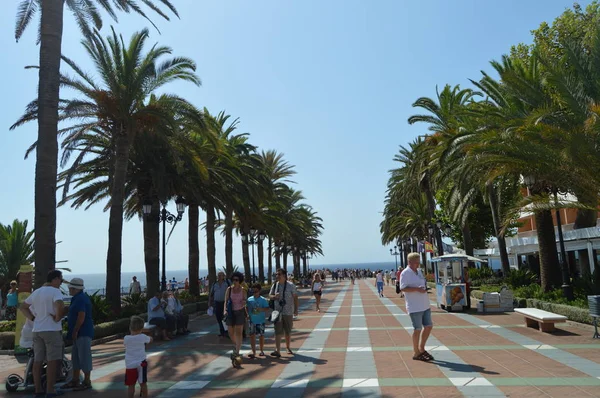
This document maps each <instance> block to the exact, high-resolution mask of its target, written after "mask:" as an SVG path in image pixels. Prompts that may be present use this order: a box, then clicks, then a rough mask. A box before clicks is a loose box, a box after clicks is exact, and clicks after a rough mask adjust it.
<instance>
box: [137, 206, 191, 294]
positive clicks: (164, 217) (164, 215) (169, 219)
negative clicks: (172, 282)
mask: <svg viewBox="0 0 600 398" xmlns="http://www.w3.org/2000/svg"><path fill="white" fill-rule="evenodd" d="M175 205H176V206H177V215H175V214H172V213H170V212H168V211H167V201H164V202H163V203H162V210H161V211H160V213H159V214H158V217H156V218H155V219H154V220H155V221H156V222H158V223H159V224H160V223H161V222H162V226H163V230H162V235H163V236H162V278H161V283H160V289H161V291H163V292H164V291H165V290H167V223H169V224H173V223H174V222H179V221H181V219H182V217H183V213H184V211H185V201H184V200H183V198H182V197H181V196H178V197H177V200H175ZM142 212H143V213H144V217H146V219H147V220H148V221H152V201H151V200H146V201H144V204H143V206H142Z"/></svg>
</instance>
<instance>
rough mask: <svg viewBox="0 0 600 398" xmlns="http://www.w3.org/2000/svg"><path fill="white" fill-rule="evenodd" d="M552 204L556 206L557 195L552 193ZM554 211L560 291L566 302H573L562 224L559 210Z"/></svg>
mask: <svg viewBox="0 0 600 398" xmlns="http://www.w3.org/2000/svg"><path fill="white" fill-rule="evenodd" d="M554 203H555V204H558V194H557V192H556V191H555V192H554ZM555 211H556V224H558V225H557V226H558V228H557V229H558V242H559V243H560V259H561V262H560V268H561V271H562V286H561V288H562V291H563V294H564V295H565V297H566V298H567V300H569V301H570V300H573V289H572V288H571V284H570V282H571V280H570V279H571V278H570V277H569V271H570V269H569V260H568V259H567V251H566V250H565V241H564V239H563V231H562V222H561V219H560V209H558V208H557V209H555Z"/></svg>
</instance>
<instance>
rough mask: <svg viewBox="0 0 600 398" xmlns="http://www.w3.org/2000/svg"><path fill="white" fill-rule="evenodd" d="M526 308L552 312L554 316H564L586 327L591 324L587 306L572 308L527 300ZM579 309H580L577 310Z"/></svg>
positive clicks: (570, 306)
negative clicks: (584, 324) (585, 324)
mask: <svg viewBox="0 0 600 398" xmlns="http://www.w3.org/2000/svg"><path fill="white" fill-rule="evenodd" d="M527 307H528V308H539V309H541V310H544V311H549V312H553V313H555V314H559V315H564V316H566V317H567V318H568V319H569V320H570V321H573V322H579V323H587V324H588V325H590V324H592V322H593V320H592V317H591V316H590V312H589V309H588V308H587V305H586V306H585V307H583V306H579V305H578V306H572V305H565V304H558V303H551V302H547V301H543V300H537V299H527ZM579 307H580V308H579Z"/></svg>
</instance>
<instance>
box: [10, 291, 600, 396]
mask: <svg viewBox="0 0 600 398" xmlns="http://www.w3.org/2000/svg"><path fill="white" fill-rule="evenodd" d="M385 293H386V296H387V297H386V298H383V299H381V298H379V297H377V294H376V292H375V287H374V280H373V279H370V280H367V281H364V280H363V281H360V280H359V281H357V283H356V285H354V286H353V285H351V284H349V283H348V282H341V283H330V284H329V286H328V287H327V288H326V291H325V294H324V301H323V304H322V307H321V308H322V310H323V312H321V313H317V312H315V311H314V301H312V300H311V299H310V293H309V292H307V291H303V293H302V297H301V307H302V308H303V311H302V312H301V314H300V319H299V320H298V321H297V322H296V323H295V325H296V330H295V333H294V341H293V343H292V346H293V348H294V349H295V350H297V351H296V356H295V357H291V356H288V355H286V354H284V355H283V357H282V358H281V359H273V358H262V359H259V360H255V361H250V360H245V361H244V365H243V367H244V369H240V370H234V369H232V368H231V365H230V362H229V359H228V358H229V357H228V354H229V352H230V350H231V344H227V343H225V341H224V340H219V339H218V338H217V336H216V335H215V334H216V332H217V327H216V324H215V322H214V320H212V319H208V318H207V317H202V318H199V319H198V320H197V321H195V322H193V323H192V324H191V329H192V330H193V331H194V333H193V334H191V335H189V336H186V337H183V338H178V339H175V340H173V341H172V342H169V343H166V344H156V345H155V344H153V347H152V348H151V350H149V351H152V355H153V356H151V357H150V358H149V363H150V374H149V380H150V383H149V388H150V393H151V396H155V397H157V396H162V397H178V398H184V397H211V396H214V397H217V396H218V397H222V396H228V395H235V396H236V397H237V396H242V397H243V396H248V397H264V396H284V397H286V398H288V397H296V396H304V397H316V396H319V397H322V396H361V397H370V396H383V397H397V396H405V395H407V396H411V395H412V396H416V397H429V396H444V397H447V396H478V397H484V396H514V397H522V396H527V397H542V396H543V397H549V396H556V397H564V396H569V397H589V396H600V378H598V377H597V376H596V373H595V372H596V370H597V367H598V366H600V341H597V340H596V341H594V340H593V339H591V334H589V333H588V331H585V330H579V328H574V327H570V328H563V327H562V325H559V328H560V330H559V331H558V332H557V333H554V334H551V335H550V334H546V333H540V332H538V331H537V330H533V329H528V328H524V327H522V326H521V325H522V324H523V323H524V322H523V319H522V317H521V316H519V315H516V314H514V313H509V314H501V313H500V314H493V315H472V314H460V313H459V314H452V313H451V314H449V313H445V312H443V311H441V310H438V309H437V308H435V307H432V310H433V312H434V316H433V320H434V323H435V327H434V331H433V335H432V339H431V340H430V341H429V344H428V347H427V348H428V350H430V352H431V353H432V354H433V355H434V356H435V357H436V359H438V360H439V361H437V362H436V363H424V362H419V361H414V360H412V347H411V333H412V327H411V325H410V318H409V316H408V315H406V313H405V310H404V300H403V299H400V298H399V296H397V295H396V294H395V292H394V288H393V287H387V286H386V288H385ZM430 298H435V295H434V294H431V295H430ZM516 325H519V326H516ZM271 333H272V331H271ZM272 346H273V342H272V338H268V339H267V347H268V348H267V350H266V351H267V353H269V352H270V351H271V349H272ZM245 347H246V349H247V347H248V346H247V344H246V345H245ZM122 354H123V348H122V341H116V342H112V343H109V344H105V345H102V346H98V347H94V365H95V366H96V370H95V371H94V372H93V377H94V387H95V389H96V390H95V391H92V392H89V394H91V395H99V396H102V397H113V396H114V397H117V396H118V397H121V396H123V394H124V386H123V384H122V383H123V365H122ZM556 354H559V355H558V356H557V355H556ZM352 365H355V366H352ZM598 376H600V375H598ZM72 394H75V393H68V395H72ZM86 394H87V393H86ZM0 395H2V394H1V393H0Z"/></svg>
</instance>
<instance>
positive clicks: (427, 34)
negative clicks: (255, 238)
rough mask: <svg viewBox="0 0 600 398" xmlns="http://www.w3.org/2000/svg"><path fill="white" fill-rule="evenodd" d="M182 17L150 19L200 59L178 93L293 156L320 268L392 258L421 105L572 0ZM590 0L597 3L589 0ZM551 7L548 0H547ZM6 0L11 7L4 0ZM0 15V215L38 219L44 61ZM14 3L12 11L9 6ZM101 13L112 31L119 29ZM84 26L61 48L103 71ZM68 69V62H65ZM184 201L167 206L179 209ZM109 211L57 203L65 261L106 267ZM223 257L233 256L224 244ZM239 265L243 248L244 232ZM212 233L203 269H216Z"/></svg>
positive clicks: (180, 259)
mask: <svg viewBox="0 0 600 398" xmlns="http://www.w3.org/2000/svg"><path fill="white" fill-rule="evenodd" d="M173 3H174V4H175V5H176V6H177V7H178V9H179V12H180V15H181V20H173V21H172V22H166V21H162V20H159V19H158V17H156V18H153V19H154V21H155V22H156V23H157V25H158V26H159V28H160V30H161V33H162V34H161V35H159V34H158V33H157V32H156V30H153V29H151V31H150V32H151V42H159V43H160V44H164V45H169V46H171V47H172V48H173V50H174V54H176V55H182V56H188V57H191V58H193V59H194V60H195V61H196V62H197V64H198V74H199V75H200V77H201V79H202V81H203V85H202V87H200V88H196V87H193V86H191V85H186V84H174V85H172V86H171V88H170V89H169V90H168V91H172V92H177V93H178V94H179V95H182V96H184V97H186V98H188V99H189V100H190V101H192V102H193V103H194V104H196V105H197V106H200V107H203V106H206V107H207V108H208V109H209V110H211V111H212V112H213V113H217V112H219V111H220V110H226V111H227V112H228V113H229V114H231V115H233V116H235V117H239V118H240V121H241V123H240V132H248V133H250V134H251V142H252V143H253V144H255V145H258V146H259V147H260V148H264V149H276V150H277V151H280V152H283V153H284V154H285V156H286V159H287V160H288V161H289V162H290V163H292V164H294V165H296V170H297V172H298V175H297V176H296V178H295V180H296V182H297V188H299V189H301V190H302V191H303V193H304V195H305V196H306V198H307V202H308V203H309V204H310V205H312V206H313V207H314V208H315V209H316V210H317V211H318V212H319V214H320V215H321V217H322V218H323V220H324V225H325V231H324V234H323V236H322V241H323V248H324V251H325V256H324V257H323V258H319V259H317V260H313V262H314V263H315V264H318V263H321V264H335V263H360V262H378V261H386V262H387V261H393V258H391V257H390V254H389V247H383V246H382V245H381V240H380V235H379V223H380V221H381V214H380V212H381V211H382V209H383V199H384V195H385V187H386V181H387V178H388V173H387V171H388V170H389V169H390V168H392V167H393V166H394V165H393V162H392V158H393V156H394V154H395V153H396V152H397V149H398V145H405V144H406V143H408V142H410V141H411V140H412V139H414V138H415V137H416V136H418V135H420V134H423V133H424V132H426V127H425V126H419V125H416V126H409V125H408V124H407V122H406V120H407V118H408V117H409V116H410V115H411V114H413V113H415V110H414V109H413V108H412V107H411V104H412V103H413V102H414V100H415V99H417V98H418V97H420V96H434V95H435V87H436V85H439V86H442V85H444V84H446V83H450V84H461V85H467V84H468V80H467V79H468V78H477V77H479V71H480V70H482V69H485V70H489V69H490V68H489V67H488V63H489V61H490V60H492V59H497V58H499V57H500V56H501V55H502V54H504V53H506V52H508V50H509V48H510V46H511V45H512V44H516V43H519V42H527V43H529V42H530V41H531V35H530V30H531V29H535V28H537V27H538V25H539V23H540V22H542V21H549V22H550V21H552V20H553V19H554V18H555V17H556V16H558V15H559V14H560V13H561V12H562V11H563V10H564V9H565V8H566V7H569V6H571V4H572V2H571V1H567V0H545V1H544V2H543V3H542V2H539V1H533V0H529V1H523V0H503V1H494V2H492V1H477V0H463V1H442V0H439V1H424V0H422V1H401V0H389V1H383V0H378V1H366V0H363V1H358V0H329V1H318V0H303V1H296V2H286V1H275V0H273V1H260V2H249V1H218V2H217V1H213V2H208V1H198V0H173ZM581 3H582V4H584V5H585V4H587V3H588V1H583V2H581ZM542 4H543V5H542ZM5 8H6V7H5ZM5 11H7V12H4V13H0V47H1V48H2V49H3V52H4V54H5V57H4V61H3V62H2V64H0V75H2V76H4V79H3V84H2V88H3V95H2V97H1V99H0V103H1V109H2V111H0V126H2V128H1V129H0V162H1V163H0V177H1V179H0V181H2V188H1V190H0V222H2V223H8V222H11V221H12V220H13V219H14V218H19V219H29V220H30V223H31V225H32V226H33V181H34V180H33V178H34V159H35V157H31V158H30V159H28V160H23V154H24V152H25V150H26V149H27V147H28V146H29V145H30V144H31V143H32V142H33V141H34V140H35V137H36V134H37V125H35V124H30V125H28V126H25V127H22V128H20V129H18V130H17V131H12V132H11V131H9V130H8V127H9V126H10V125H11V124H12V123H13V122H14V121H15V120H16V118H17V117H18V116H19V115H20V114H21V113H22V111H23V109H24V106H25V105H26V104H27V103H28V102H29V101H30V100H32V99H33V98H34V96H35V95H36V88H37V73H36V72H34V71H32V70H24V69H23V67H24V66H26V65H34V64H37V62H38V52H39V48H38V47H37V46H36V45H35V38H36V34H37V26H34V25H32V26H31V27H30V28H29V31H28V32H27V34H26V35H25V36H24V37H23V39H22V40H21V41H20V42H19V43H15V41H14V32H13V29H14V15H15V11H16V5H15V6H14V7H13V9H12V10H11V8H10V7H8V8H6V10H5ZM11 11H12V12H11ZM110 23H111V22H110V21H109V20H108V19H106V20H105V29H104V32H105V33H106V32H108V26H109V25H110ZM146 25H148V24H147V22H145V21H144V20H143V19H142V18H141V17H138V16H124V15H122V16H121V18H120V20H119V23H118V24H115V27H116V30H117V32H120V33H123V34H124V36H126V37H129V36H130V34H131V33H132V32H133V31H135V30H139V29H142V28H143V27H144V26H146ZM79 41H80V33H79V31H78V30H77V27H76V26H75V24H74V22H73V20H72V18H71V17H70V16H68V15H67V16H66V18H65V29H64V35H63V52H64V54H66V55H68V56H69V57H71V58H72V59H74V60H76V61H77V62H78V63H79V64H80V65H82V66H83V67H84V69H86V70H88V71H93V70H92V67H91V65H90V63H89V62H88V60H87V59H86V56H85V54H84V53H83V51H82V49H81V45H80V43H79ZM63 70H66V68H64V69H63ZM174 207H175V205H174V203H171V204H170V208H171V210H172V211H174ZM107 228H108V213H104V212H103V211H102V206H96V207H93V208H92V209H90V210H88V211H83V210H78V211H75V210H72V209H70V208H69V207H62V208H60V209H59V210H58V227H57V240H60V241H62V243H61V244H60V245H59V246H58V259H67V260H69V264H68V265H69V266H70V267H71V268H72V269H73V271H74V272H77V273H100V272H103V271H104V269H105V258H106V248H107V235H108V232H107ZM123 233H124V237H123V241H124V242H123V243H124V244H123V270H124V271H137V270H142V269H143V267H144V265H143V264H144V263H143V249H142V226H141V222H140V221H138V220H137V219H135V220H131V221H130V222H127V223H126V224H125V227H124V231H123ZM186 234H187V222H186V221H185V219H184V221H183V222H182V223H181V224H180V225H179V226H178V227H177V228H176V230H175V232H174V233H173V236H172V238H171V241H170V243H169V245H168V253H167V259H168V265H167V266H168V268H170V269H185V268H186V267H187V248H186V245H187V236H186ZM217 244H218V251H217V263H218V264H217V265H218V266H219V267H220V266H222V265H223V263H224V254H223V245H222V240H221V239H220V237H219V238H218V241H217ZM235 244H236V246H235V247H234V253H235V258H234V261H235V263H236V264H238V265H241V264H242V261H241V245H240V244H239V240H237V239H236V240H235ZM204 248H205V238H204V235H202V240H201V250H202V256H201V268H206V256H205V254H204V253H205V251H204Z"/></svg>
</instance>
